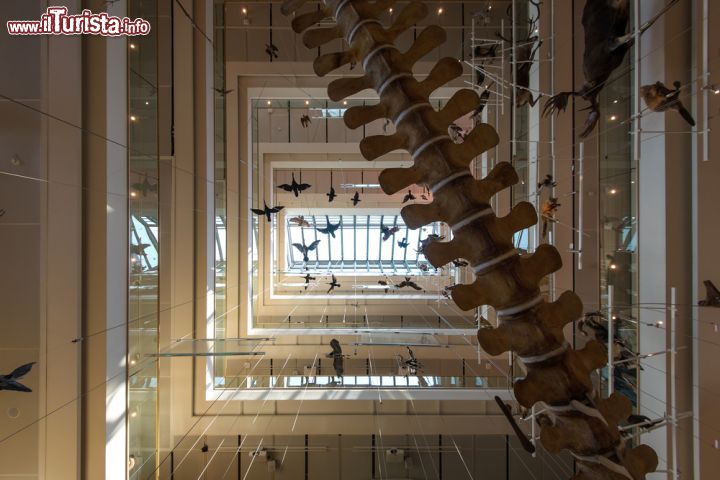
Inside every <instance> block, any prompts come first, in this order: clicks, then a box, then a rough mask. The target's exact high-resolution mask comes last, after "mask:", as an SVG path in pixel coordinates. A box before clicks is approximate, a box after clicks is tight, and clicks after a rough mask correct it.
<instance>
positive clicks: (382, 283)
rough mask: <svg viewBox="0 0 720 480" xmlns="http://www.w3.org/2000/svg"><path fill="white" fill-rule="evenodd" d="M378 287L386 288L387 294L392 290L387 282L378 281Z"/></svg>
mask: <svg viewBox="0 0 720 480" xmlns="http://www.w3.org/2000/svg"><path fill="white" fill-rule="evenodd" d="M378 285H382V286H383V287H385V293H388V290H390V285H389V284H388V282H387V281H386V280H378Z"/></svg>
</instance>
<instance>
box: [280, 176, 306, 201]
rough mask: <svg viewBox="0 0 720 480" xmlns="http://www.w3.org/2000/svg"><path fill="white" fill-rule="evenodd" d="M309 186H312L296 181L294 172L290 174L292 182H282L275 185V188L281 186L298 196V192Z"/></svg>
mask: <svg viewBox="0 0 720 480" xmlns="http://www.w3.org/2000/svg"><path fill="white" fill-rule="evenodd" d="M310 187H312V185H310V184H308V183H298V182H296V181H295V174H294V173H293V174H292V182H290V184H289V185H288V184H287V183H283V184H282V185H278V186H277V188H282V189H283V190H285V191H286V192H292V193H293V194H294V195H295V196H296V197H298V196H300V192H303V191H305V190H307V189H308V188H310Z"/></svg>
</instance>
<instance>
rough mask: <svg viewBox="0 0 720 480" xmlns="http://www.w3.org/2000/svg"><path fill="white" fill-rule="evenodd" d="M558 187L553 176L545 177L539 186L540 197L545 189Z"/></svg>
mask: <svg viewBox="0 0 720 480" xmlns="http://www.w3.org/2000/svg"><path fill="white" fill-rule="evenodd" d="M555 187H557V182H556V181H555V180H553V176H552V175H550V174H549V173H548V174H547V175H545V178H543V181H542V182H540V183H538V186H537V193H538V195H540V192H542V190H543V188H555Z"/></svg>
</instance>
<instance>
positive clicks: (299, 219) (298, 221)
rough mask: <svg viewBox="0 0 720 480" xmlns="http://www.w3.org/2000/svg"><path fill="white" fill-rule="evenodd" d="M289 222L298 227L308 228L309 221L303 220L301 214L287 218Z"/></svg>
mask: <svg viewBox="0 0 720 480" xmlns="http://www.w3.org/2000/svg"><path fill="white" fill-rule="evenodd" d="M289 222H290V223H294V224H295V225H297V226H298V227H303V228H310V222H308V221H307V220H305V217H304V216H303V215H298V216H297V217H292V218H291V219H290V220H289Z"/></svg>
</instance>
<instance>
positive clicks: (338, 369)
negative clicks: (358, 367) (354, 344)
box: [325, 338, 345, 378]
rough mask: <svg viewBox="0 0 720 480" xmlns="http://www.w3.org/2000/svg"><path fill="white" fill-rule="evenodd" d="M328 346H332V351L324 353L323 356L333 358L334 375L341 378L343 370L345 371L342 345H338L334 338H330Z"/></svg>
mask: <svg viewBox="0 0 720 480" xmlns="http://www.w3.org/2000/svg"><path fill="white" fill-rule="evenodd" d="M330 347H331V348H332V352H330V353H326V354H325V357H326V358H332V359H333V369H335V376H337V377H340V378H342V376H343V372H344V371H345V366H344V363H345V361H344V358H345V357H344V355H343V352H342V347H341V346H340V342H339V341H338V340H337V339H335V338H333V339H332V340H330Z"/></svg>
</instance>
